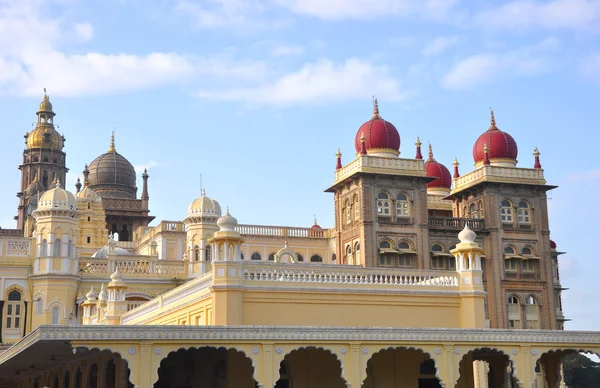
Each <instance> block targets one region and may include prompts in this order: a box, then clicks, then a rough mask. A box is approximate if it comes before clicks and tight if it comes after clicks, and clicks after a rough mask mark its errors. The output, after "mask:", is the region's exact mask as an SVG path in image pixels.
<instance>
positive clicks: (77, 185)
mask: <svg viewBox="0 0 600 388" xmlns="http://www.w3.org/2000/svg"><path fill="white" fill-rule="evenodd" d="M75 189H77V191H76V192H75V193H79V192H80V191H81V180H79V177H77V183H75Z"/></svg>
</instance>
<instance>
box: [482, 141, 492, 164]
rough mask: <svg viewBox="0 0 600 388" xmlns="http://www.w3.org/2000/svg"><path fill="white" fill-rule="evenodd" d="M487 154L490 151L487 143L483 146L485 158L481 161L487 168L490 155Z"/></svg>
mask: <svg viewBox="0 0 600 388" xmlns="http://www.w3.org/2000/svg"><path fill="white" fill-rule="evenodd" d="M489 152H490V149H489V148H488V146H487V143H485V144H484V145H483V153H484V154H485V157H484V159H483V165H484V166H489V164H490V154H489Z"/></svg>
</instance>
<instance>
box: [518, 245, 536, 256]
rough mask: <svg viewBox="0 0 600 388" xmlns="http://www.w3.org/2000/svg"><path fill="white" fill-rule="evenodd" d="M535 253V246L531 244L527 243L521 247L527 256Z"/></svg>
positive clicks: (522, 252)
mask: <svg viewBox="0 0 600 388" xmlns="http://www.w3.org/2000/svg"><path fill="white" fill-rule="evenodd" d="M534 253H535V251H534V249H533V247H532V246H531V245H526V246H524V247H523V248H521V254H522V255H525V256H533V255H534Z"/></svg>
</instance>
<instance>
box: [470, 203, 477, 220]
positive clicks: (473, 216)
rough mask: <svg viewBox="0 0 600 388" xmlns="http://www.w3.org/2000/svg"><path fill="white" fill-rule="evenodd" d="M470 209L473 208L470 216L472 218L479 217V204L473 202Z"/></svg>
mask: <svg viewBox="0 0 600 388" xmlns="http://www.w3.org/2000/svg"><path fill="white" fill-rule="evenodd" d="M470 210H471V212H470V214H469V216H470V217H471V218H479V213H477V205H476V204H474V203H472V204H471V207H470Z"/></svg>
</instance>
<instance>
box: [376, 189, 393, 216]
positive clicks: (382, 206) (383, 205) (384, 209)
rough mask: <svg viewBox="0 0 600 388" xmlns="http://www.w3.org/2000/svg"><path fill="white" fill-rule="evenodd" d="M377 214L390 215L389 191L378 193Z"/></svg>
mask: <svg viewBox="0 0 600 388" xmlns="http://www.w3.org/2000/svg"><path fill="white" fill-rule="evenodd" d="M377 215H379V216H383V217H389V216H390V196H389V195H388V194H387V193H384V192H381V193H379V194H378V195H377Z"/></svg>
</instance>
